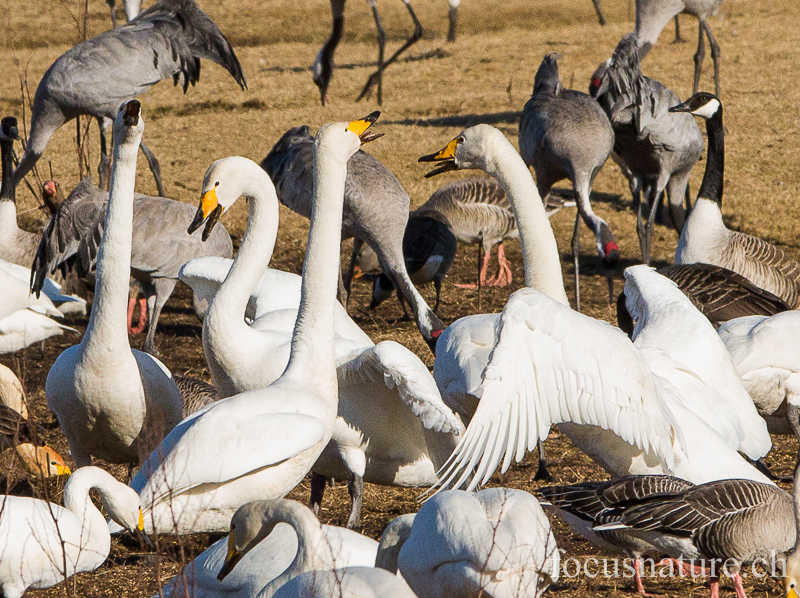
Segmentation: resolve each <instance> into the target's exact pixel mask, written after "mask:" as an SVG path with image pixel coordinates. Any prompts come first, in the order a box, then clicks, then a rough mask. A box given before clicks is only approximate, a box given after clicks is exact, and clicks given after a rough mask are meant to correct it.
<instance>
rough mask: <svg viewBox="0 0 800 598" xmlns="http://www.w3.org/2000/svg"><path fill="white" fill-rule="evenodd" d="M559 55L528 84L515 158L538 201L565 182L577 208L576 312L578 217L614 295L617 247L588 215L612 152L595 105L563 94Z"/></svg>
mask: <svg viewBox="0 0 800 598" xmlns="http://www.w3.org/2000/svg"><path fill="white" fill-rule="evenodd" d="M559 58H561V55H560V54H557V53H555V52H552V53H550V54H547V55H546V56H545V57H544V59H543V60H542V63H541V65H540V66H539V70H538V71H537V72H536V78H535V80H534V84H533V95H532V96H531V98H530V99H529V100H528V101H527V102H526V103H525V107H524V108H523V109H522V117H521V119H520V123H519V153H520V154H521V155H522V159H523V160H525V164H527V165H528V166H531V167H533V170H534V172H535V173H536V186H537V187H538V188H539V195H541V196H542V198H545V201H546V198H547V197H548V195H549V194H550V189H551V188H552V186H553V185H554V184H555V183H557V182H558V181H560V180H562V179H565V178H568V179H569V180H570V182H571V183H572V188H573V190H574V191H575V195H576V197H577V200H578V201H577V204H578V214H577V215H576V222H575V232H574V234H573V236H572V254H573V255H572V258H573V260H574V264H575V303H576V309H577V310H578V311H580V309H581V292H580V278H579V276H580V270H579V265H578V262H579V257H580V251H581V249H580V247H581V245H580V243H581V238H580V228H579V224H578V222H577V218H578V216H580V217H581V218H583V221H584V222H585V223H586V226H588V227H589V228H590V229H591V230H592V232H593V233H594V235H595V242H596V245H597V253H598V255H599V256H600V261H601V263H602V266H603V269H604V270H605V272H606V278H607V279H608V292H609V303H610V302H611V301H612V300H613V296H614V269H615V268H616V265H617V264H618V263H619V247H618V246H617V242H616V239H614V233H612V232H611V228H610V227H609V226H608V223H607V222H606V221H605V220H603V219H602V218H600V217H599V216H597V215H596V214H595V213H594V211H593V210H592V204H591V201H590V199H589V197H590V195H591V193H592V184H593V183H594V179H595V177H596V176H597V174H598V173H599V172H600V169H601V168H603V165H604V164H605V163H606V160H607V159H608V156H609V154H610V153H611V150H612V149H613V147H614V130H613V129H612V128H611V123H610V122H609V120H608V117H607V116H606V115H605V113H604V112H603V109H602V108H601V107H600V105H599V104H598V103H597V102H596V101H595V100H594V99H592V98H591V97H590V96H589V95H587V94H585V93H581V92H580V91H575V90H572V89H564V87H562V85H561V79H560V77H559V72H558V62H557V60H558V59H559Z"/></svg>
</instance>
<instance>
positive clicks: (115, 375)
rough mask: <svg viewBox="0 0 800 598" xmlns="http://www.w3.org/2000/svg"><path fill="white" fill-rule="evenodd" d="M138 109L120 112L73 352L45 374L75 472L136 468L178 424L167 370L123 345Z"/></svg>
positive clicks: (133, 104) (129, 106) (134, 104)
mask: <svg viewBox="0 0 800 598" xmlns="http://www.w3.org/2000/svg"><path fill="white" fill-rule="evenodd" d="M139 110H140V104H139V102H138V101H137V100H131V101H130V102H127V103H126V104H123V105H122V106H121V107H120V110H119V113H118V114H117V118H116V120H115V121H114V140H115V143H114V162H113V164H112V171H111V190H110V193H109V198H108V208H107V216H106V226H105V230H104V231H103V240H102V241H101V244H100V250H99V253H98V256H97V276H96V285H95V288H96V292H95V299H94V305H93V307H92V314H91V316H90V318H89V325H88V326H87V327H86V333H85V334H84V335H83V339H82V340H81V343H80V344H79V345H75V346H73V347H70V348H69V349H67V350H66V351H64V352H63V353H61V355H59V356H58V359H57V360H56V362H55V363H54V364H53V367H51V368H50V372H49V373H48V375H47V384H46V385H45V394H46V396H47V405H48V406H49V407H50V409H51V410H52V411H53V412H54V413H55V414H56V417H58V422H59V424H61V429H62V430H63V431H64V435H65V436H66V437H67V441H68V442H69V448H70V451H71V453H72V457H73V459H75V462H76V463H77V464H78V467H81V466H84V465H88V464H90V463H91V458H92V456H95V457H97V458H100V459H104V460H106V461H109V462H111V463H139V462H140V461H141V459H142V458H144V457H146V456H147V455H148V454H149V452H150V450H152V448H153V447H154V446H156V445H158V443H159V442H160V440H161V439H162V438H163V437H164V436H165V435H166V434H167V432H169V430H171V429H172V427H173V426H174V425H175V424H177V423H178V422H179V421H180V419H181V414H182V405H181V397H180V393H179V392H178V388H177V386H175V382H174V381H173V380H172V375H171V374H170V373H169V370H167V368H166V367H165V366H164V364H162V363H161V362H160V361H159V360H158V359H156V358H155V357H153V356H151V355H148V354H147V353H143V352H140V351H136V350H132V349H131V346H130V343H129V342H128V331H127V324H126V322H127V313H128V283H129V280H130V262H131V233H132V222H133V188H134V183H135V180H136V156H137V152H138V151H139V142H140V141H141V139H142V133H143V132H144V121H143V120H142V118H141V116H140V114H139Z"/></svg>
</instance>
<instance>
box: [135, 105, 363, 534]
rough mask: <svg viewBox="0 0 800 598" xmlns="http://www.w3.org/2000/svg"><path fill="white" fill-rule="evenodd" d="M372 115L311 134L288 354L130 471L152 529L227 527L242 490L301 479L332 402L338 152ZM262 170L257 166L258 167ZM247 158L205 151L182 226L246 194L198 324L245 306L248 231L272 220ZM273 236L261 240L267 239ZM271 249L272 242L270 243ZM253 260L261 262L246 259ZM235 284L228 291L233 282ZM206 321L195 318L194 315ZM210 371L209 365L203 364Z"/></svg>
mask: <svg viewBox="0 0 800 598" xmlns="http://www.w3.org/2000/svg"><path fill="white" fill-rule="evenodd" d="M376 119H377V114H371V115H370V116H368V117H367V118H365V119H361V120H356V121H353V122H351V123H330V124H328V125H325V126H324V127H322V129H320V131H319V132H318V133H317V137H316V140H315V144H314V191H313V204H314V218H312V221H311V228H310V231H309V241H308V247H307V250H306V256H305V261H304V264H303V282H302V291H301V301H300V309H299V313H298V314H297V321H296V324H295V326H294V334H293V337H292V346H291V353H290V357H289V363H288V365H287V366H286V369H285V371H284V373H283V374H282V375H281V376H280V377H279V378H278V379H277V380H276V381H275V382H274V383H273V384H271V385H270V386H267V387H265V388H259V389H256V390H251V391H249V392H243V393H240V394H237V395H234V396H232V397H230V398H228V399H227V400H224V401H217V402H216V403H213V404H211V405H209V406H208V407H206V408H205V409H202V410H200V411H199V412H196V413H195V414H194V415H192V416H189V417H188V418H187V419H185V420H184V421H183V422H181V424H180V425H179V426H177V427H176V428H175V429H173V430H172V432H170V434H169V435H167V437H166V438H165V439H164V440H163V441H162V443H161V445H159V447H157V448H156V450H154V451H153V453H152V454H151V455H150V458H149V459H148V460H147V461H146V462H145V463H144V464H143V465H142V467H141V468H140V469H139V472H138V473H137V474H136V476H135V477H134V478H133V480H132V481H131V487H133V488H134V489H135V490H136V491H137V492H138V493H139V496H140V497H141V498H142V504H143V505H144V508H145V515H146V517H145V526H146V528H148V529H155V530H157V531H159V532H160V533H194V532H198V531H222V530H225V529H227V526H228V524H229V522H230V518H231V516H232V515H233V513H234V511H235V510H236V509H238V508H239V507H240V506H241V505H243V504H244V503H246V502H249V501H251V500H256V499H265V498H273V499H274V498H280V497H282V496H284V495H285V494H286V493H288V492H289V491H290V490H291V489H292V488H294V486H295V485H296V484H297V483H298V482H299V481H300V480H302V479H303V477H304V476H305V475H306V473H307V472H308V471H309V470H310V469H311V467H312V466H313V464H314V462H315V461H316V460H317V457H319V455H320V453H321V452H322V451H323V449H324V448H325V446H326V445H327V444H328V441H329V440H330V438H331V435H332V434H333V429H334V425H335V420H336V410H337V405H338V383H337V375H336V363H335V355H334V326H333V318H334V306H335V304H336V296H335V295H336V283H337V278H338V277H337V275H336V272H337V270H338V265H339V253H338V248H339V247H340V245H341V229H342V222H341V218H342V204H343V201H344V184H345V178H346V175H347V160H348V159H349V158H350V156H352V155H353V154H354V153H355V152H356V151H358V148H359V147H360V146H361V143H362V142H366V141H369V140H371V139H374V138H375V135H373V134H372V133H370V132H368V129H369V127H370V125H371V124H372V123H373V122H374V121H375V120H376ZM259 173H260V174H259ZM262 176H263V171H261V170H260V169H259V168H258V167H257V166H256V165H255V164H254V163H253V162H251V161H250V160H247V159H246V158H240V157H232V158H223V159H221V160H217V161H216V162H214V163H213V164H212V165H211V166H210V167H209V169H208V170H207V171H206V176H205V178H204V180H203V186H202V191H203V199H202V200H201V203H200V207H199V208H198V210H197V217H196V218H195V220H194V221H193V222H192V225H191V226H190V228H189V231H190V232H194V231H195V230H197V229H198V228H199V227H200V226H201V225H202V224H203V223H204V222H205V223H206V229H205V230H204V234H206V235H207V234H208V233H209V232H210V231H211V230H212V229H213V227H214V225H215V224H216V222H217V218H218V216H219V214H220V212H221V211H222V208H221V205H220V204H221V203H222V204H223V205H230V204H232V203H233V198H236V197H239V196H240V195H245V196H247V197H248V198H249V200H250V207H249V212H250V213H249V218H248V221H247V230H246V231H245V237H244V239H243V242H242V246H241V247H240V248H239V253H238V254H237V256H236V261H235V262H234V264H233V266H232V267H231V270H230V273H229V274H228V277H227V279H226V281H225V282H226V286H228V287H229V289H228V291H227V292H225V293H223V291H225V290H226V289H225V287H223V288H222V289H220V291H219V292H218V293H217V295H216V297H214V300H213V301H212V303H211V307H210V308H209V311H208V313H207V314H206V318H205V323H208V322H213V321H214V319H215V318H216V317H217V315H216V314H218V313H222V312H225V311H228V310H232V311H233V312H234V313H243V312H244V308H245V306H246V304H247V300H248V295H249V292H250V290H251V289H252V288H253V286H254V285H255V283H256V281H257V280H258V276H260V273H259V268H258V267H256V268H254V267H253V266H254V265H256V266H259V265H260V266H261V269H262V270H263V268H264V267H265V266H266V264H267V262H268V261H269V258H270V255H271V253H272V252H271V251H267V252H266V254H264V252H263V251H262V248H261V247H258V244H257V243H256V245H253V241H252V240H251V239H250V238H248V237H250V236H251V233H253V231H254V230H255V231H258V230H259V229H261V230H263V228H264V227H266V228H268V229H269V228H273V231H272V233H273V236H272V239H273V240H274V228H275V227H277V221H278V218H277V213H278V203H277V197H276V196H275V188H274V187H273V186H272V185H271V184H270V183H269V181H264V180H263V179H262V178H261V177H262ZM268 242H270V243H271V241H268ZM269 249H271V248H269ZM253 260H255V261H256V262H259V263H255V262H254V261H253ZM231 289H233V290H231ZM204 325H205V324H204ZM212 373H213V372H212Z"/></svg>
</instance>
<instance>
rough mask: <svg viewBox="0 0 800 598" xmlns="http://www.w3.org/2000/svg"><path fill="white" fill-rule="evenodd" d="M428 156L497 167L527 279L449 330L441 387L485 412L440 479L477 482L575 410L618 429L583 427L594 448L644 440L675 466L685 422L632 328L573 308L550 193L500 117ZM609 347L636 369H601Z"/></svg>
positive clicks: (572, 417) (580, 417)
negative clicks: (666, 399)
mask: <svg viewBox="0 0 800 598" xmlns="http://www.w3.org/2000/svg"><path fill="white" fill-rule="evenodd" d="M420 161H423V162H438V163H440V164H441V166H439V167H438V168H436V169H435V170H434V171H432V172H434V173H439V172H446V171H449V170H455V169H463V168H479V169H482V170H484V171H486V172H487V173H489V174H491V175H494V176H495V177H496V178H497V179H498V181H499V182H500V184H501V185H502V186H503V188H504V189H505V190H506V193H507V194H508V198H509V201H510V202H511V205H512V206H513V208H514V213H515V214H516V219H517V225H518V227H519V230H520V241H521V245H522V254H523V259H524V262H525V282H526V285H527V287H528V288H525V289H522V290H520V291H517V292H516V293H514V294H513V295H511V297H510V298H509V300H508V302H507V303H506V306H505V308H504V309H503V313H502V314H500V315H488V314H487V315H476V316H468V317H466V318H461V319H460V320H457V321H456V322H455V323H453V324H451V326H450V327H448V329H447V330H446V331H445V332H444V334H443V335H442V337H441V339H440V342H439V345H438V347H437V348H438V349H439V350H438V351H437V356H436V362H435V363H434V377H435V379H436V383H437V385H439V388H440V389H441V392H442V397H443V399H444V401H445V403H447V404H448V405H453V409H454V410H455V411H457V412H459V413H467V414H468V413H470V412H474V415H473V416H472V420H471V421H470V424H469V427H468V428H467V431H466V433H465V435H464V436H463V437H462V439H461V442H460V443H459V446H458V447H457V448H456V450H455V451H454V452H453V454H452V455H451V457H450V459H449V461H448V463H447V465H446V467H445V468H444V469H443V470H441V471H440V472H439V473H440V476H441V480H440V482H439V483H440V485H441V487H448V486H455V487H460V486H461V484H462V483H464V482H466V481H467V479H468V478H470V477H471V481H469V482H468V484H467V489H472V488H474V487H475V486H476V485H477V484H479V483H485V482H486V481H487V480H488V479H489V477H490V476H491V474H492V473H493V472H494V470H495V468H496V467H497V466H498V465H500V463H501V461H502V469H503V471H505V470H506V469H507V468H508V467H509V466H510V464H511V461H512V458H513V457H515V456H516V459H517V460H519V459H521V458H522V456H523V455H524V453H525V450H527V449H532V448H533V446H534V444H536V441H537V440H538V439H540V438H542V439H543V438H544V437H545V436H546V435H547V433H548V431H549V429H550V425H551V424H552V423H560V422H565V421H573V422H575V423H576V424H591V426H576V427H577V428H584V427H586V428H591V427H597V429H609V430H610V431H609V433H608V436H609V437H608V438H606V439H605V440H604V441H603V442H601V443H599V444H598V443H597V442H596V440H595V439H594V438H591V439H589V440H587V441H586V442H583V440H582V439H581V433H582V431H581V430H578V432H577V433H575V434H572V435H571V438H572V439H573V442H575V443H576V444H578V446H580V447H581V448H583V449H584V450H586V448H587V446H586V445H587V443H591V444H592V446H593V450H595V451H596V452H597V451H599V452H603V451H604V449H608V450H609V451H610V452H614V451H617V450H618V449H619V447H620V446H626V447H628V449H630V450H631V451H632V450H634V449H633V447H632V446H631V445H633V444H635V445H636V446H637V447H638V449H639V450H640V451H646V452H649V453H651V454H652V455H653V456H654V458H655V460H656V461H658V462H660V463H661V464H662V465H664V466H665V467H667V468H669V467H672V465H673V448H672V445H673V442H675V441H677V440H676V439H677V438H678V436H679V433H678V431H677V430H678V427H677V424H676V423H675V422H674V419H673V418H672V416H671V415H670V414H669V413H668V411H667V409H666V407H665V406H664V404H663V401H662V399H661V396H660V394H659V388H658V387H657V385H656V381H655V380H654V377H653V375H652V373H651V372H650V369H649V368H648V367H647V364H646V362H645V360H644V357H643V356H642V354H641V352H640V351H639V350H638V349H636V348H635V347H633V346H632V345H631V343H630V340H629V339H628V338H627V337H626V336H625V335H624V334H623V333H622V332H620V331H618V330H615V329H613V328H611V327H610V326H608V325H607V324H606V323H605V322H600V321H598V320H595V319H593V318H590V317H588V316H585V315H582V314H580V313H578V312H575V311H573V310H571V309H570V308H569V303H568V300H567V296H566V293H565V292H564V283H563V279H562V274H561V264H560V260H559V255H558V247H557V246H556V241H555V237H554V236H553V232H552V229H551V227H550V224H549V221H548V220H547V216H546V213H545V209H544V205H543V204H542V202H541V199H540V198H539V194H538V192H537V190H536V185H535V183H534V182H533V178H532V177H531V174H530V171H529V170H528V167H527V165H526V164H525V162H524V161H523V160H522V158H521V157H520V155H519V154H518V153H517V152H516V151H515V150H514V148H513V146H512V145H511V144H510V143H509V142H508V140H507V139H506V138H505V137H504V136H503V134H502V133H501V132H500V131H498V130H497V129H495V128H493V127H490V126H487V125H477V126H475V127H471V128H469V129H467V130H465V131H464V132H462V133H461V134H460V135H459V136H458V137H456V138H455V139H453V140H452V141H451V142H450V143H449V144H448V145H447V146H446V147H445V148H444V149H442V150H441V151H439V152H437V153H435V154H431V155H429V156H423V157H422V158H420ZM612 347H613V349H612ZM610 351H613V352H614V355H615V356H616V358H617V359H619V360H621V361H620V363H622V362H623V361H624V363H625V365H624V366H620V369H619V371H620V372H623V371H624V372H625V373H624V374H620V375H617V376H609V375H608V373H609V372H608V370H607V369H604V370H603V374H602V378H601V374H600V371H601V369H602V368H601V367H600V365H599V363H601V362H602V361H603V360H604V359H606V358H607V356H608V355H609V352H610ZM483 364H486V365H485V367H484V365H483ZM615 371H616V370H615ZM477 397H481V398H480V402H479V403H478V402H477V401H478V399H477ZM588 405H591V406H592V407H591V408H589V407H588ZM612 413H613V416H612V415H611V414H612ZM617 435H618V436H617ZM615 439H616V440H615ZM609 443H610V444H613V445H614V448H613V450H612V449H610V448H609Z"/></svg>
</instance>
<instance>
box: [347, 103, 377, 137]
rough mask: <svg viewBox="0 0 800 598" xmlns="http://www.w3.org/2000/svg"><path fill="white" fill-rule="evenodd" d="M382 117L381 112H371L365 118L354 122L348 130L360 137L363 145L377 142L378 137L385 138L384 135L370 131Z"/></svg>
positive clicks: (348, 126)
mask: <svg viewBox="0 0 800 598" xmlns="http://www.w3.org/2000/svg"><path fill="white" fill-rule="evenodd" d="M380 115H381V112H380V110H376V111H375V112H371V113H370V114H368V115H367V116H365V117H364V118H361V119H359V120H354V121H352V122H351V123H350V124H349V125H347V130H348V131H350V132H352V133H355V134H356V135H358V138H359V139H360V140H361V145H364V144H365V143H369V142H370V141H375V140H376V139H377V138H378V137H383V133H373V132H372V131H369V130H368V129H369V128H370V127H371V126H372V125H373V124H375V121H376V120H378V118H380Z"/></svg>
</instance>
